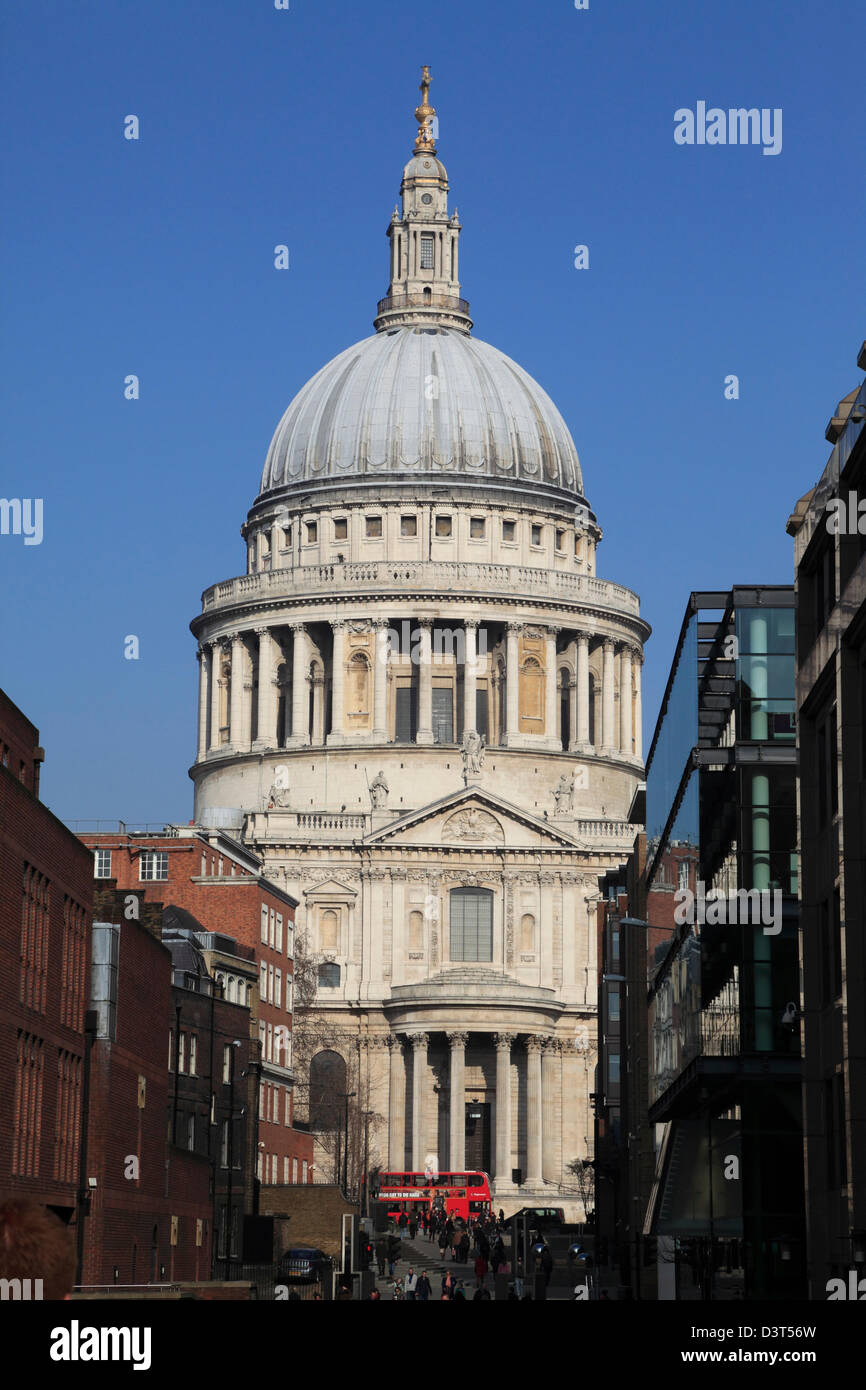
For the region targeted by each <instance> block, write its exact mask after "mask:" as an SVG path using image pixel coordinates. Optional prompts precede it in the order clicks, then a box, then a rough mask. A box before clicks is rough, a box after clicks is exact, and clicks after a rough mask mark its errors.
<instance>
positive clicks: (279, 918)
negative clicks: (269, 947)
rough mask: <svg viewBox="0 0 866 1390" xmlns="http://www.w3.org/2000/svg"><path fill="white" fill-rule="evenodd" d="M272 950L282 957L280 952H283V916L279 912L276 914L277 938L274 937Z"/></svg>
mask: <svg viewBox="0 0 866 1390" xmlns="http://www.w3.org/2000/svg"><path fill="white" fill-rule="evenodd" d="M274 950H275V951H278V952H279V953H280V954H281V955H282V950H283V914H282V913H281V912H278V913H277V937H276V944H275V945H274Z"/></svg>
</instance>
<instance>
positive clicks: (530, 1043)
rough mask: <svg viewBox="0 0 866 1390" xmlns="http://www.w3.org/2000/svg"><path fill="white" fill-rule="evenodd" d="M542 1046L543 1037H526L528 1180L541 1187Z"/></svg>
mask: <svg viewBox="0 0 866 1390" xmlns="http://www.w3.org/2000/svg"><path fill="white" fill-rule="evenodd" d="M541 1048H542V1039H541V1038H537V1037H529V1038H527V1039H526V1111H527V1113H526V1181H527V1183H528V1185H529V1186H530V1187H536V1188H537V1187H540V1186H541V1183H542V1173H541V1138H542V1129H541Z"/></svg>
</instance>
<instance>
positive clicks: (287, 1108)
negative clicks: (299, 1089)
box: [283, 1086, 292, 1129]
mask: <svg viewBox="0 0 866 1390" xmlns="http://www.w3.org/2000/svg"><path fill="white" fill-rule="evenodd" d="M283 1123H284V1124H285V1126H286V1128H287V1129H288V1128H289V1126H290V1125H291V1123H292V1093H291V1091H290V1090H289V1088H288V1086H286V1088H285V1090H284V1091H283Z"/></svg>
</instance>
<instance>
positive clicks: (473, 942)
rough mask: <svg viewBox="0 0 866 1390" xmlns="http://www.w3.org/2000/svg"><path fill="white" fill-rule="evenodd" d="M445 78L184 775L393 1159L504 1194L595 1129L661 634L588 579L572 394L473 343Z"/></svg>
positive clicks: (217, 627) (313, 412)
mask: <svg viewBox="0 0 866 1390" xmlns="http://www.w3.org/2000/svg"><path fill="white" fill-rule="evenodd" d="M428 88H429V80H428V75H427V74H426V73H425V77H424V81H423V82H422V102H421V105H420V106H419V107H418V109H417V111H416V119H417V121H418V125H419V131H418V135H417V138H416V140H415V146H414V150H413V152H412V156H411V158H410V160H409V162H408V164H407V165H406V166H405V169H404V171H403V178H402V183H401V206H400V208H395V210H394V213H393V215H392V217H391V220H390V222H389V224H388V228H387V237H388V242H389V267H390V283H389V286H388V292H387V294H386V296H385V297H384V298H383V299H382V300H380V302H379V305H378V310H377V313H376V316H375V319H374V326H375V329H376V332H375V333H374V334H373V336H371V337H368V338H366V339H364V340H362V341H361V342H359V343H356V344H355V345H354V346H353V347H350V348H348V349H346V351H344V352H342V353H340V354H339V355H338V356H337V357H335V358H334V359H333V361H331V362H329V363H328V364H327V365H326V366H325V367H323V368H322V369H321V370H320V371H319V372H317V373H316V375H315V376H313V377H312V379H311V380H310V381H309V382H308V383H307V385H306V386H304V387H303V388H302V389H301V391H300V392H299V393H298V394H297V396H296V397H295V398H294V400H293V401H292V403H291V405H290V406H289V408H288V410H287V411H286V413H285V415H284V416H283V418H282V420H281V421H280V423H279V425H278V426H277V429H276V432H275V434H274V437H273V440H272V443H271V446H270V449H269V450H268V454H267V458H266V461H265V466H264V471H263V474H262V478H261V484H260V488H259V492H258V496H257V498H256V500H255V502H254V505H253V507H252V508H251V510H250V512H249V515H248V517H247V520H246V523H245V525H244V527H243V536H244V540H245V544H246V556H245V572H244V573H243V574H242V575H241V576H239V577H237V578H232V579H228V580H226V581H225V582H222V583H219V584H216V585H213V586H212V587H211V588H209V589H207V590H206V591H205V593H204V595H203V603H202V611H201V613H200V615H199V616H198V617H196V618H195V619H194V621H193V622H192V624H191V626H192V630H193V632H194V634H195V636H196V638H197V639H198V644H199V645H198V659H199V705H198V752H197V758H196V761H195V764H194V766H193V768H192V769H191V776H192V778H193V781H194V783H195V820H196V822H197V823H198V824H201V825H204V826H209V825H210V826H223V827H235V828H236V832H237V833H239V834H240V833H241V832H242V833H243V836H244V839H245V842H246V843H247V844H248V845H249V846H250V847H251V848H252V849H254V851H255V852H256V853H257V854H259V855H261V856H262V858H263V861H264V863H265V866H266V871H267V874H268V876H269V877H270V878H271V879H275V880H276V881H277V882H279V883H281V884H282V885H283V886H284V888H285V890H286V892H287V893H289V894H290V895H291V896H292V897H293V898H296V899H297V900H298V903H299V907H298V924H299V927H300V928H302V930H303V931H304V933H305V935H306V937H307V939H308V942H309V949H310V951H311V952H312V954H313V956H314V958H315V959H316V961H317V962H318V981H319V989H318V997H317V1000H316V1004H317V1011H318V1015H319V1017H320V1018H325V1019H326V1020H327V1021H328V1025H329V1028H330V1034H329V1037H330V1040H331V1041H330V1046H331V1047H333V1048H334V1049H335V1050H336V1051H337V1052H338V1053H340V1054H341V1055H342V1056H343V1058H344V1060H345V1061H346V1062H347V1065H349V1064H350V1071H351V1076H352V1077H354V1078H355V1079H356V1081H357V1086H356V1087H355V1089H357V1090H360V1092H362V1093H363V1095H364V1097H365V1104H366V1107H367V1110H368V1112H369V1114H370V1115H371V1116H372V1120H371V1123H372V1134H371V1148H370V1153H371V1156H372V1158H373V1159H375V1160H378V1161H379V1162H381V1163H382V1164H383V1165H387V1166H388V1167H390V1168H392V1169H403V1168H415V1169H420V1168H423V1167H425V1165H426V1164H427V1163H428V1162H436V1163H438V1165H439V1166H440V1167H441V1168H443V1169H445V1168H450V1169H452V1170H460V1169H462V1168H463V1167H464V1166H466V1165H472V1166H473V1167H481V1168H484V1169H486V1170H488V1171H489V1172H490V1173H491V1175H492V1176H493V1178H494V1180H495V1191H496V1196H497V1200H502V1201H507V1200H508V1199H509V1196H510V1195H513V1196H515V1197H516V1196H517V1195H518V1183H519V1184H522V1189H523V1195H525V1193H526V1191H527V1189H529V1190H531V1191H533V1192H539V1193H541V1192H544V1191H546V1190H550V1189H555V1190H557V1191H558V1192H562V1193H566V1194H567V1193H568V1191H569V1188H570V1186H571V1180H570V1177H569V1175H568V1171H567V1165H568V1164H569V1163H571V1162H572V1161H573V1160H574V1159H575V1158H578V1157H585V1156H587V1155H588V1154H589V1152H590V1151H591V1145H592V1136H591V1120H590V1117H589V1108H588V1095H589V1090H590V1088H591V1085H592V1075H591V1071H590V1060H589V1059H590V1057H591V1055H592V1046H593V1045H594V1038H595V1018H596V997H595V991H596V942H595V930H594V909H593V901H594V898H595V896H596V893H597V877H598V874H599V872H601V871H603V870H604V869H605V868H607V867H609V866H611V865H614V864H616V863H618V862H619V860H620V859H621V858H622V855H623V852H624V850H626V849H627V848H630V846H631V843H632V840H633V837H634V828H633V826H631V825H629V822H628V819H627V815H628V808H629V805H630V803H631V799H632V793H633V790H634V787H635V785H636V783H637V781H638V780H639V778H640V775H641V770H642V758H641V663H642V649H643V643H644V641H645V639H646V637H647V636H648V633H649V629H648V626H647V624H646V623H645V622H644V621H643V620H642V618H641V616H640V611H639V602H638V598H637V596H636V595H635V594H633V593H631V592H630V591H629V590H627V589H625V588H623V587H622V586H621V585H618V584H616V583H613V582H611V581H609V580H604V579H601V578H599V577H598V575H597V573H596V552H597V547H598V544H599V542H600V540H601V535H602V532H601V528H600V526H599V524H598V521H597V519H596V517H595V515H594V513H593V512H592V511H591V509H590V507H589V505H588V502H587V500H586V497H585V492H584V483H583V478H582V474H581V469H580V464H579V461H578V457H577V452H576V450H575V447H574V443H573V441H572V438H571V435H570V433H569V430H568V428H567V426H566V424H565V422H564V420H563V417H562V415H561V414H560V413H559V411H558V410H557V408H556V407H555V406H554V404H553V402H552V401H551V400H550V398H549V397H548V396H547V394H546V393H545V392H544V390H543V389H542V387H541V386H540V385H539V384H538V383H537V382H536V381H534V380H533V379H532V378H531V377H530V376H529V375H528V374H527V373H526V372H525V371H524V370H523V369H522V368H521V367H519V366H518V365H517V363H515V362H514V361H512V360H511V359H510V358H508V357H506V356H505V355H504V354H503V353H502V352H500V351H498V350H497V349H496V348H494V347H491V346H490V345H488V344H487V343H484V342H483V341H481V340H479V339H478V338H476V337H474V336H473V334H472V327H473V324H472V320H471V318H470V315H469V305H468V303H467V301H466V300H465V299H464V298H463V297H462V290H461V284H460V279H459V248H460V237H461V224H460V222H459V219H458V215H457V212H456V209H453V208H452V207H451V205H450V203H449V184H448V177H447V173H446V170H445V167H444V166H443V164H442V163H441V161H440V160H439V159H438V157H437V155H436V148H435V143H434V139H433V135H432V118H433V108H432V107H431V106H430V104H429V100H428ZM347 1074H349V1073H347Z"/></svg>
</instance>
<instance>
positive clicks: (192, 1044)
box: [189, 1033, 198, 1076]
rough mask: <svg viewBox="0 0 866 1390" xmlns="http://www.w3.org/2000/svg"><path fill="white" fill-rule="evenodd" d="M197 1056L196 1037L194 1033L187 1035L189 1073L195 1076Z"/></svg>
mask: <svg viewBox="0 0 866 1390" xmlns="http://www.w3.org/2000/svg"><path fill="white" fill-rule="evenodd" d="M197 1057H198V1038H197V1036H196V1034H195V1033H190V1035H189V1074H190V1076H195V1064H196V1059H197Z"/></svg>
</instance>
